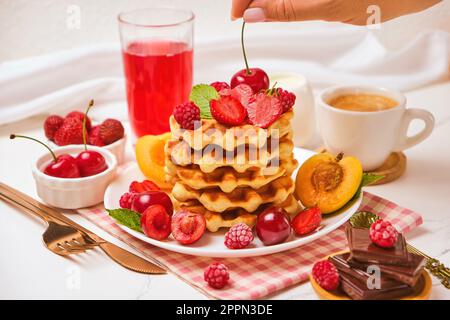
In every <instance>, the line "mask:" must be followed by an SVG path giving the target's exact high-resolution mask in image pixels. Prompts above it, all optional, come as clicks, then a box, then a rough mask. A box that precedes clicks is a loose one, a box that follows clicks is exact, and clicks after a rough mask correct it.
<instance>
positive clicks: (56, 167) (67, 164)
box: [9, 134, 80, 178]
mask: <svg viewBox="0 0 450 320" xmlns="http://www.w3.org/2000/svg"><path fill="white" fill-rule="evenodd" d="M9 138H10V139H15V138H22V139H28V140H32V141H34V142H37V143H39V144H41V145H43V146H44V147H45V148H47V150H48V151H49V152H50V154H51V155H52V158H53V160H52V162H50V164H48V165H47V166H46V167H45V168H44V171H43V172H44V173H45V174H47V175H49V176H52V177H58V178H79V177H80V170H79V168H78V165H77V162H76V160H75V158H74V157H72V156H71V155H69V154H62V155H59V156H56V155H55V153H54V152H53V150H52V149H50V147H49V146H48V145H46V144H45V143H43V142H42V141H39V140H38V139H35V138H32V137H28V136H24V135H18V134H11V135H10V136H9Z"/></svg>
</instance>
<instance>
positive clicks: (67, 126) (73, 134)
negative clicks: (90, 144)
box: [54, 117, 83, 146]
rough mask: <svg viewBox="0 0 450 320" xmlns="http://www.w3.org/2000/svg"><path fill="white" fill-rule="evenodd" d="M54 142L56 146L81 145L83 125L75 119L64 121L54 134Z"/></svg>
mask: <svg viewBox="0 0 450 320" xmlns="http://www.w3.org/2000/svg"><path fill="white" fill-rule="evenodd" d="M54 140H55V143H56V144H57V145H58V146H66V145H68V144H82V143H83V123H82V122H81V120H80V119H79V118H76V117H70V118H66V119H64V122H63V124H62V126H61V127H60V128H59V129H58V130H56V132H55V136H54Z"/></svg>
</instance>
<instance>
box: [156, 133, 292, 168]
mask: <svg viewBox="0 0 450 320" xmlns="http://www.w3.org/2000/svg"><path fill="white" fill-rule="evenodd" d="M266 143H267V144H266V145H265V146H264V147H263V148H261V149H257V148H256V149H255V148H252V147H251V146H247V145H246V146H243V147H241V148H239V147H237V148H236V149H234V150H233V151H225V150H223V149H222V148H220V147H219V146H216V145H214V146H212V147H211V148H210V149H206V148H205V149H203V150H201V151H198V152H195V151H194V150H193V149H192V148H191V147H190V146H189V144H188V143H187V142H186V141H184V140H181V141H179V140H176V141H174V140H170V141H168V142H167V143H166V146H165V148H164V150H165V154H166V157H168V158H169V159H170V161H171V162H172V163H174V164H176V165H178V166H189V165H192V164H196V165H198V166H199V167H200V170H201V171H202V172H204V173H211V172H213V171H214V170H215V169H217V168H220V167H225V166H227V167H232V168H233V169H234V170H235V171H236V172H239V173H242V172H245V171H247V170H249V169H252V168H253V169H258V168H260V169H261V168H266V167H267V166H269V165H270V162H273V161H276V160H277V159H283V158H288V157H290V156H291V155H292V152H293V149H294V143H293V141H292V134H291V133H289V134H288V135H286V136H284V137H283V138H281V139H279V140H277V143H276V144H275V145H272V142H271V141H270V140H267V141H266ZM207 148H208V147H207ZM166 161H167V160H166Z"/></svg>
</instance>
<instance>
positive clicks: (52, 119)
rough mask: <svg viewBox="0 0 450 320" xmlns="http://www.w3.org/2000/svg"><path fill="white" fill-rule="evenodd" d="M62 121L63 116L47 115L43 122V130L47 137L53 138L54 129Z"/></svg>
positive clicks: (55, 129) (57, 127) (59, 125)
mask: <svg viewBox="0 0 450 320" xmlns="http://www.w3.org/2000/svg"><path fill="white" fill-rule="evenodd" d="M63 123H64V119H63V117H60V116H56V115H52V116H49V117H47V119H45V122H44V132H45V136H46V137H47V139H49V140H53V138H54V137H55V133H56V131H57V130H58V129H59V128H60V127H61V126H62V124H63Z"/></svg>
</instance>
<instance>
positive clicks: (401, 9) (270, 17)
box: [231, 0, 441, 25]
mask: <svg viewBox="0 0 450 320" xmlns="http://www.w3.org/2000/svg"><path fill="white" fill-rule="evenodd" d="M232 1H233V4H232V9H231V17H232V19H238V18H241V17H243V18H244V20H245V21H246V22H263V21H305V20H325V21H339V22H344V23H349V24H354V25H366V24H368V18H369V17H370V16H371V15H372V14H373V12H372V11H370V10H368V9H369V8H374V7H373V6H377V7H378V8H379V20H380V21H379V22H384V21H387V20H391V19H394V18H397V17H399V16H402V15H405V14H409V13H414V12H418V11H422V10H425V9H427V8H429V7H431V6H433V5H435V4H436V3H439V2H441V0H395V1H393V0H358V1H352V0H232Z"/></svg>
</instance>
